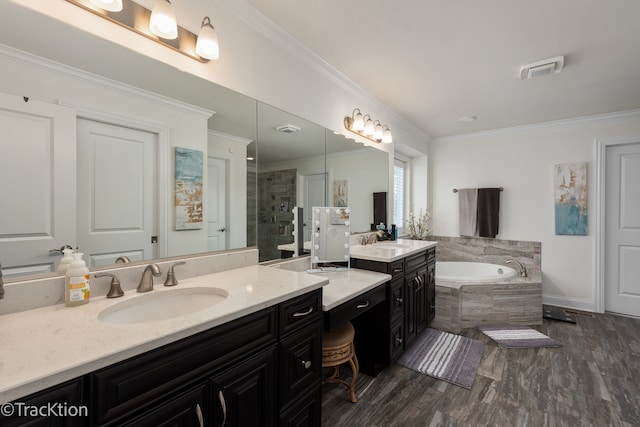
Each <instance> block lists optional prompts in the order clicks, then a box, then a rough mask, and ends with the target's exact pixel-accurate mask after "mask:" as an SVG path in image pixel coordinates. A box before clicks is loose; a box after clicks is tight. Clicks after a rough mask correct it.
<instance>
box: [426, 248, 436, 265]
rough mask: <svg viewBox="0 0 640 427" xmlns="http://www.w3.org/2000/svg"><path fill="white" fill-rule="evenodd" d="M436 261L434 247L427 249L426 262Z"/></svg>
mask: <svg viewBox="0 0 640 427" xmlns="http://www.w3.org/2000/svg"><path fill="white" fill-rule="evenodd" d="M435 262H436V248H435V247H433V248H429V249H427V263H428V264H432V263H435Z"/></svg>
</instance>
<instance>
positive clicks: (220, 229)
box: [218, 227, 227, 233]
mask: <svg viewBox="0 0 640 427" xmlns="http://www.w3.org/2000/svg"><path fill="white" fill-rule="evenodd" d="M226 230H227V229H226V228H225V227H222V228H218V231H220V232H222V233H224V232H225V231H226Z"/></svg>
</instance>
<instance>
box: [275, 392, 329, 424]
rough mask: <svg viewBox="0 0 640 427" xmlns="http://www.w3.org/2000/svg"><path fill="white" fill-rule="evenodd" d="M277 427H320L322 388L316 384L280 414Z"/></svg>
mask: <svg viewBox="0 0 640 427" xmlns="http://www.w3.org/2000/svg"><path fill="white" fill-rule="evenodd" d="M278 426H279V427H321V426H322V386H321V385H320V384H318V385H317V386H316V387H314V388H313V389H312V390H310V391H309V392H308V393H306V394H305V395H304V396H302V397H301V398H300V399H298V400H297V401H296V402H295V403H293V404H292V405H291V406H289V407H287V408H286V409H285V410H283V411H282V412H281V413H280V421H279V422H278Z"/></svg>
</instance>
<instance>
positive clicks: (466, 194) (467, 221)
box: [458, 188, 478, 237]
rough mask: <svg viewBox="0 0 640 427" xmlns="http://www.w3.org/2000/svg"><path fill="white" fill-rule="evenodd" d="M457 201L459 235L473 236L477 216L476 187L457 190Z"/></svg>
mask: <svg viewBox="0 0 640 427" xmlns="http://www.w3.org/2000/svg"><path fill="white" fill-rule="evenodd" d="M458 203H459V204H460V210H459V213H460V235H461V236H467V237H473V236H475V235H476V223H477V218H478V189H477V188H463V189H462V190H458Z"/></svg>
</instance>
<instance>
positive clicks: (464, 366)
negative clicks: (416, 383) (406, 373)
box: [397, 328, 484, 388]
mask: <svg viewBox="0 0 640 427" xmlns="http://www.w3.org/2000/svg"><path fill="white" fill-rule="evenodd" d="M483 351H484V344H483V343H482V342H480V341H477V340H473V339H471V338H466V337H463V336H460V335H455V334H450V333H448V332H442V331H438V330H435V329H431V328H427V329H425V330H424V332H422V333H421V334H420V335H419V336H418V338H417V340H416V342H415V343H414V344H413V345H412V346H411V347H410V348H409V349H408V350H407V351H406V352H405V353H404V354H403V355H402V356H401V357H400V359H398V362H397V363H398V364H399V365H401V366H404V367H406V368H409V369H413V370H414V371H418V372H420V373H423V374H426V375H429V376H431V377H434V378H438V379H440V380H444V381H447V382H450V383H452V384H455V385H459V386H461V387H464V388H471V385H472V384H473V380H474V379H475V377H476V372H478V366H479V365H480V360H481V359H482V353H483Z"/></svg>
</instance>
